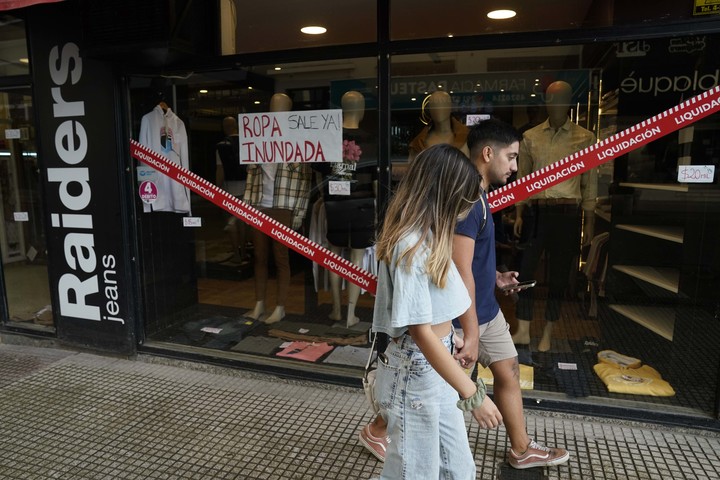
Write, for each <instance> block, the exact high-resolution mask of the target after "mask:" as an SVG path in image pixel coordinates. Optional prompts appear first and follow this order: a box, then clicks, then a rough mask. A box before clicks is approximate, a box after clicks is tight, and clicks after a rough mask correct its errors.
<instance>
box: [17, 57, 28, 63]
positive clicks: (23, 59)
mask: <svg viewBox="0 0 720 480" xmlns="http://www.w3.org/2000/svg"><path fill="white" fill-rule="evenodd" d="M18 61H19V62H20V63H30V60H29V59H27V58H20V59H18Z"/></svg>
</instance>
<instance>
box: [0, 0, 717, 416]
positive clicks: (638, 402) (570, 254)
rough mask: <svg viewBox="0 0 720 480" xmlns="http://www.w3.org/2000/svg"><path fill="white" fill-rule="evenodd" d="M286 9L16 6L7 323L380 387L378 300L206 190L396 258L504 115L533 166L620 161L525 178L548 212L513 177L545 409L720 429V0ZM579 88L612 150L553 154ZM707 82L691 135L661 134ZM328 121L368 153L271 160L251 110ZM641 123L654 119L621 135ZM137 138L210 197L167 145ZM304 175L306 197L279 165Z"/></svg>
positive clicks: (525, 340)
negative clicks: (366, 377)
mask: <svg viewBox="0 0 720 480" xmlns="http://www.w3.org/2000/svg"><path fill="white" fill-rule="evenodd" d="M39 3H46V2H39ZM278 3H280V2H278ZM282 3H283V5H282V6H274V5H268V4H263V3H262V2H259V3H253V2H245V1H242V0H235V1H232V0H219V1H212V2H204V1H203V2H201V1H199V0H162V1H152V2H149V1H124V2H114V1H110V2H92V1H80V0H66V1H59V2H52V3H49V4H36V5H32V6H26V7H24V8H16V9H13V10H7V11H5V12H4V13H3V23H2V25H3V26H2V27H0V31H2V32H3V36H2V37H0V49H2V50H3V52H4V54H5V55H4V58H6V62H5V64H4V65H3V66H2V76H1V77H0V98H2V100H3V104H2V106H1V107H0V115H2V117H0V118H2V119H3V121H4V125H5V127H4V130H5V135H4V136H3V137H2V138H3V149H2V151H1V152H0V162H2V163H0V165H1V168H2V173H1V176H0V182H2V183H1V184H0V198H1V199H2V205H3V209H2V214H3V218H2V222H0V227H2V231H1V233H2V235H0V241H1V242H2V243H1V244H0V251H2V256H3V257H2V258H3V262H2V276H1V277H0V278H1V286H2V292H1V293H2V298H3V302H2V313H3V315H2V324H1V327H0V328H1V329H2V330H1V331H2V334H3V337H4V338H5V339H8V341H9V339H11V338H17V337H21V338H44V339H48V340H53V341H56V342H58V343H60V344H62V345H66V346H69V347H74V348H89V349H93V350H98V351H103V352H107V353H111V354H122V355H134V354H136V353H137V352H147V353H153V354H158V355H165V356H175V357H179V358H190V359H196V360H198V361H205V362H213V363H224V364H229V365H233V366H237V367H238V368H248V369H254V370H258V371H266V372H271V373H274V374H279V375H287V376H295V377H302V378H313V379H318V380H321V381H328V382H335V383H345V384H352V385H359V384H360V378H361V376H362V371H363V367H364V364H365V361H366V359H367V354H368V347H369V342H368V330H369V328H370V324H371V322H372V306H373V297H372V294H371V292H372V289H371V288H363V286H361V285H359V284H358V283H357V282H354V281H353V280H352V279H351V278H349V277H350V275H347V274H345V275H343V273H342V272H341V273H340V275H336V274H333V273H330V271H329V270H328V268H326V267H328V263H324V264H323V265H318V263H317V262H315V261H313V260H312V255H308V254H302V249H297V248H296V249H293V248H291V249H290V250H288V249H287V248H286V245H287V244H288V243H292V242H291V241H289V240H288V238H290V239H293V238H296V237H294V236H293V235H294V234H293V235H289V234H288V235H282V234H281V235H278V236H276V237H272V236H271V237H272V238H269V237H268V236H267V235H265V234H263V233H261V232H260V233H258V231H257V230H258V229H257V228H255V227H257V224H255V225H253V224H252V222H249V224H246V223H245V222H244V221H242V219H241V218H238V216H237V215H233V214H231V211H232V208H231V207H230V206H228V205H225V207H226V208H223V203H222V202H220V204H219V205H218V202H212V201H208V200H207V199H206V198H204V197H203V195H202V194H199V193H198V192H200V193H202V192H205V191H207V192H210V191H213V192H214V191H215V190H213V189H214V185H217V186H219V187H221V188H222V189H223V190H225V191H227V192H229V193H230V194H232V195H233V196H236V197H238V198H239V199H241V200H245V201H246V202H248V203H249V204H251V205H252V206H253V207H256V208H258V209H260V210H261V211H263V212H265V213H266V214H267V215H268V216H269V217H270V218H273V219H274V220H275V221H276V222H278V224H283V225H286V227H287V228H288V229H290V230H292V231H294V232H297V233H299V234H300V235H301V236H302V237H304V238H309V239H310V240H312V241H313V242H315V243H316V244H318V245H320V246H321V247H322V249H323V251H329V252H332V255H336V256H337V257H333V258H336V259H337V258H338V257H342V258H344V259H345V261H346V263H345V264H343V265H350V266H351V267H349V268H350V269H351V270H352V268H356V269H358V270H362V271H366V272H370V274H372V271H373V264H374V256H373V249H372V240H373V235H374V231H375V229H376V226H377V225H378V223H379V222H380V220H381V219H382V212H383V210H384V206H385V205H386V204H387V202H388V199H389V198H390V197H391V196H392V192H393V188H394V187H395V185H396V184H397V182H398V181H400V180H401V179H402V173H403V171H404V167H406V166H407V163H408V162H410V161H412V160H413V158H414V155H416V154H417V152H418V151H419V150H421V149H422V148H423V146H425V145H428V144H432V143H433V142H437V141H443V142H445V141H450V142H454V143H456V144H457V145H458V146H459V147H463V146H464V145H465V136H466V135H467V130H468V126H469V125H472V123H474V122H476V121H479V120H482V119H484V118H490V117H495V118H500V119H502V120H504V121H507V122H509V123H511V124H513V125H514V126H516V127H517V128H518V129H519V130H520V131H522V132H524V133H525V140H524V141H523V145H522V146H521V158H520V163H521V167H520V171H519V172H518V173H517V178H518V181H521V180H522V179H523V178H524V177H528V178H530V177H529V175H531V174H533V175H536V174H535V173H534V171H535V170H537V169H539V168H541V167H543V166H545V165H549V164H551V163H553V162H555V161H558V160H561V159H562V158H564V157H565V156H567V155H571V154H573V153H575V152H577V151H581V150H583V149H584V148H588V147H592V148H593V149H594V150H593V152H595V155H594V162H595V163H594V164H593V165H592V168H588V169H586V170H585V171H583V172H580V171H579V168H578V169H576V171H570V169H568V172H567V173H568V179H567V180H566V181H565V182H563V183H562V184H561V185H560V186H552V187H550V188H547V187H548V181H549V180H548V178H549V176H548V175H545V176H543V174H542V172H540V173H539V174H537V175H539V176H538V177H533V178H536V179H537V180H535V181H533V182H527V179H525V181H526V184H527V185H530V186H529V187H527V188H528V190H533V191H531V192H530V193H531V194H532V195H530V196H529V197H528V198H526V199H524V200H523V202H521V203H522V207H520V208H516V207H517V205H516V204H515V201H514V200H512V199H510V200H508V198H509V197H508V196H507V195H505V196H503V195H502V192H503V190H502V189H499V190H498V191H497V192H491V193H490V195H491V198H495V199H496V200H495V201H494V202H493V203H492V205H493V208H494V211H493V220H494V222H495V223H494V224H495V228H496V239H497V255H496V258H497V262H498V266H499V268H506V269H509V270H518V271H520V272H521V273H522V277H523V278H521V280H523V279H534V280H536V281H537V286H536V287H534V288H533V289H532V290H531V291H527V292H521V293H520V294H519V296H504V295H500V294H499V295H498V300H499V302H500V304H501V307H502V308H503V311H504V312H505V315H506V317H507V318H508V320H509V323H510V325H511V331H512V332H514V334H515V339H516V341H517V344H518V352H519V356H520V361H521V363H522V364H524V367H523V369H522V381H523V386H524V388H526V391H525V399H526V401H527V402H528V404H533V405H536V406H537V405H540V406H541V407H542V408H547V409H556V410H575V411H596V412H600V413H604V414H609V415H616V416H621V417H643V418H650V419H654V420H657V421H669V422H680V423H686V424H692V425H702V426H706V427H709V428H717V427H718V426H719V425H720V424H719V423H718V405H719V402H720V397H719V394H718V386H719V385H720V382H719V373H720V372H719V371H718V369H719V367H720V351H719V350H718V349H717V347H716V345H717V344H718V341H720V324H719V317H718V316H719V315H720V296H719V295H718V294H717V292H718V287H719V286H720V249H718V247H717V238H718V234H720V231H719V230H720V227H719V226H720V216H718V213H720V189H718V179H717V172H716V170H717V168H718V162H719V159H720V140H718V139H719V138H720V134H718V130H719V129H720V120H719V119H720V117H718V114H717V113H715V112H716V111H717V110H718V109H720V107H718V106H717V101H716V100H713V98H716V97H712V95H713V94H715V95H716V93H717V87H718V85H719V84H720V60H718V56H717V54H716V52H717V49H718V47H719V46H720V45H719V43H720V12H719V11H718V10H719V9H720V5H719V4H717V2H713V1H712V0H698V1H694V2H693V1H689V2H671V1H662V2H652V5H650V4H649V3H648V2H645V3H647V5H642V4H641V5H636V4H632V5H630V4H627V2H615V1H612V0H587V1H582V2H578V1H570V0H555V1H550V0H548V1H543V2H533V6H531V7H529V6H519V5H514V6H513V5H510V3H512V2H510V3H509V4H508V5H509V8H513V9H514V10H515V11H516V15H515V16H514V17H511V18H506V19H497V20H496V19H491V18H489V17H488V15H487V14H488V12H486V11H485V10H482V8H481V7H480V6H478V5H477V3H478V2H470V1H464V0H457V1H452V2H445V4H444V5H443V7H439V6H437V5H435V4H431V3H429V2H422V1H421V2H418V1H414V2H407V1H404V0H402V1H401V0H394V1H379V2H360V1H353V2H342V3H341V4H337V2H329V1H326V0H319V1H315V2H309V3H308V2H305V3H303V4H302V5H301V4H295V2H282ZM515 3H517V2H515ZM641 3H642V2H641ZM14 6H17V5H14ZM306 26H316V27H317V26H321V27H324V28H325V29H326V31H325V33H323V34H317V35H309V34H305V33H302V32H301V30H300V29H301V27H306ZM558 82H562V85H567V86H568V87H569V89H570V94H569V100H568V101H566V102H565V103H564V104H563V108H564V110H563V112H562V115H563V117H562V118H563V119H564V118H565V116H567V118H568V122H569V123H568V124H570V123H571V124H574V125H575V126H576V127H577V128H578V129H580V130H582V132H583V135H585V138H587V139H591V140H590V141H587V142H586V143H582V142H580V143H578V142H575V141H574V140H572V141H564V140H563V141H562V142H564V143H561V144H559V145H555V146H552V145H550V146H542V147H541V148H537V142H536V141H535V140H533V139H535V138H537V135H541V133H540V132H542V131H543V129H545V130H547V129H548V128H550V127H552V125H553V124H552V123H551V119H552V118H553V116H554V115H555V114H554V113H553V111H554V110H553V108H554V106H553V105H554V102H555V100H554V99H555V97H553V94H552V88H551V87H552V86H553V85H558ZM703 94H705V95H710V97H708V98H710V100H708V101H707V102H706V103H700V104H695V103H693V104H692V105H690V106H688V107H687V111H684V112H685V113H683V114H682V116H680V117H678V119H677V120H675V121H674V122H672V123H674V125H672V128H667V129H666V128H665V127H663V128H660V127H655V126H654V125H655V124H654V123H652V122H653V121H651V122H650V123H649V124H648V123H642V122H644V121H646V120H648V119H653V118H654V117H655V116H656V115H659V114H663V113H664V112H667V111H671V110H672V109H674V108H675V107H677V106H678V105H682V104H683V102H685V101H687V100H690V99H693V98H694V97H696V96H698V95H703ZM693 105H698V106H695V107H693ZM282 112H290V113H289V114H287V115H284V114H282ZM308 112H309V113H308ZM323 112H326V113H325V114H326V115H327V118H335V117H332V115H335V114H338V113H341V114H342V116H341V117H337V118H341V119H342V120H341V121H342V126H340V125H335V127H336V129H337V130H338V131H341V132H342V140H344V141H345V150H344V152H343V153H342V154H339V155H337V154H336V155H335V158H332V159H328V160H330V163H326V162H321V161H307V160H308V159H309V157H312V156H313V155H309V154H307V152H305V151H303V152H300V151H299V150H294V151H295V155H294V160H297V159H302V160H303V161H299V162H295V161H294V160H293V161H285V162H282V163H283V165H281V166H279V167H278V166H277V165H276V166H274V167H272V168H269V167H267V165H260V164H262V163H263V161H262V160H261V159H259V158H258V157H259V156H263V155H264V156H265V158H266V160H267V157H268V155H269V153H268V152H267V151H262V148H261V147H258V145H260V144H257V143H253V142H252V141H251V140H248V137H251V136H252V134H251V133H252V132H251V128H250V127H249V126H248V125H249V124H248V123H245V124H244V123H243V121H248V122H249V121H251V119H253V118H257V117H255V115H260V114H263V115H265V116H267V117H268V118H290V119H291V118H295V119H298V118H301V119H303V120H295V121H296V122H302V123H303V127H304V128H306V129H308V130H309V129H310V127H309V125H310V122H312V121H314V120H313V118H317V119H322V118H323V115H324V114H323ZM268 113H269V114H271V115H268ZM228 119H230V120H228ZM233 121H235V122H239V127H240V128H239V131H238V132H237V134H235V133H234V132H232V131H231V129H230V128H229V127H228V125H231V124H232V123H233ZM658 121H659V120H658ZM305 122H307V123H305ZM638 124H640V125H646V126H647V127H648V128H644V127H643V128H641V129H639V130H636V126H637V125H638ZM295 125H296V126H297V125H299V123H296V124H295ZM628 129H630V130H631V131H633V132H639V133H633V134H632V135H630V136H626V137H622V138H620V139H618V137H617V136H616V134H618V133H620V132H623V131H625V130H628ZM233 137H234V138H233ZM238 138H240V140H237V139H238ZM553 138H554V137H553ZM243 139H244V140H243ZM438 139H442V140H438ZM131 140H134V141H137V142H139V144H142V145H144V146H145V147H147V148H149V149H150V150H152V151H156V152H158V153H160V154H162V155H163V156H165V157H167V158H168V159H170V161H171V162H173V163H175V164H177V165H180V166H181V167H183V168H184V169H185V170H186V171H188V172H191V173H192V178H193V179H194V180H193V182H192V185H191V184H188V183H186V184H182V183H178V182H177V181H174V180H173V179H170V178H168V177H166V176H165V175H163V174H162V172H160V171H158V170H157V169H155V168H152V167H151V166H149V165H148V164H146V163H145V162H143V161H140V159H138V158H137V157H136V156H134V155H132V154H131V147H130V141H131ZM300 140H302V135H301V136H300ZM553 141H554V140H553ZM558 141H560V140H558ZM233 142H241V143H233ZM242 142H245V143H242ZM533 142H535V143H533ZM603 142H604V143H603ZM228 145H230V148H229V149H228V148H227V147H228ZM234 145H239V146H238V147H235V146H234ZM240 145H243V146H240ZM303 145H305V144H303ZM251 147H252V149H251ZM256 147H258V148H261V149H260V150H255V148H256ZM534 148H537V149H536V150H533V149H534ZM261 151H262V152H264V153H262V154H261V153H257V152H261ZM228 152H230V154H237V155H238V156H237V157H232V158H230V157H226V155H227V154H228ZM233 152H234V153H233ZM252 152H255V153H252ZM315 153H317V152H315ZM253 155H254V156H255V158H254V159H251V158H250V157H252V156H253ZM241 159H242V160H241ZM529 159H533V162H534V163H533V162H530V161H529ZM310 160H312V159H310ZM314 160H318V156H317V155H315V156H314ZM579 160H580V161H582V160H583V158H580V159H579ZM241 161H242V162H244V163H242V164H241ZM255 162H259V163H255ZM543 162H544V163H543ZM238 165H242V167H240V168H235V167H237V166H238ZM278 172H285V173H282V174H281V173H278ZM285 174H287V175H288V178H292V179H293V180H292V181H293V182H297V185H295V187H293V189H286V188H281V187H279V183H278V182H277V181H271V180H268V179H269V178H275V179H277V178H279V177H280V176H282V175H285ZM570 182H576V183H577V184H578V185H577V188H578V189H579V190H578V193H576V194H571V193H568V191H569V187H568V188H566V187H567V186H568V185H570V184H571V183H570ZM270 184H272V185H274V187H275V188H274V191H273V189H272V188H269V186H270ZM562 185H565V187H563V186H562ZM497 187H500V186H497ZM289 190H292V192H291V193H289ZM495 194H497V195H496V196H494V197H493V195H495ZM263 199H264V200H263ZM236 213H237V211H236ZM241 217H242V215H241ZM245 220H247V217H245ZM519 224H521V227H519V228H518V225H519ZM273 225H275V223H273ZM278 228H280V227H278ZM282 231H285V230H282ZM561 232H567V233H561ZM559 245H563V247H562V248H558V246H559ZM306 253H307V252H306ZM338 262H339V264H342V262H341V261H339V260H338ZM330 270H332V268H330ZM340 270H342V269H336V271H340ZM345 270H347V268H346V269H345ZM602 359H605V360H606V361H601V360H602ZM608 360H609V361H608ZM613 360H614V362H613ZM618 362H619V363H621V364H622V365H621V366H622V367H623V368H621V369H618V370H617V371H615V370H607V368H606V367H607V365H611V366H612V364H613V363H618ZM481 374H482V373H481ZM603 378H604V379H603Z"/></svg>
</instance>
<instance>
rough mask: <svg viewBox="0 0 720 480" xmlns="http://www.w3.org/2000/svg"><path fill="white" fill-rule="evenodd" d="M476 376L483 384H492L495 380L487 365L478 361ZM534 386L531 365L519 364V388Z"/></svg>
mask: <svg viewBox="0 0 720 480" xmlns="http://www.w3.org/2000/svg"><path fill="white" fill-rule="evenodd" d="M477 368H478V378H482V380H483V382H485V385H492V384H493V382H494V381H495V378H494V377H493V374H492V371H491V370H490V368H488V367H483V366H482V365H480V364H479V363H478V366H477ZM533 388H535V373H534V370H533V367H531V366H529V365H523V364H522V363H521V364H520V389H521V390H532V389H533Z"/></svg>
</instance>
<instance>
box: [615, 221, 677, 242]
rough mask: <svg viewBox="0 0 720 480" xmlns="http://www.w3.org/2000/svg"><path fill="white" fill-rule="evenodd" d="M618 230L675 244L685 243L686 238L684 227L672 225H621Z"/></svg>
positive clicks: (617, 226) (618, 225)
mask: <svg viewBox="0 0 720 480" xmlns="http://www.w3.org/2000/svg"><path fill="white" fill-rule="evenodd" d="M616 228H619V229H620V230H627V231H629V232H635V233H639V234H640V235H647V236H649V237H655V238H660V239H662V240H668V241H671V242H675V243H683V238H684V229H683V227H675V226H672V225H630V224H625V223H619V224H617V225H616Z"/></svg>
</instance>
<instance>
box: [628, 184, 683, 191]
mask: <svg viewBox="0 0 720 480" xmlns="http://www.w3.org/2000/svg"><path fill="white" fill-rule="evenodd" d="M620 186H621V187H630V188H642V189H645V190H665V191H669V192H687V191H688V186H687V184H682V183H630V182H620Z"/></svg>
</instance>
